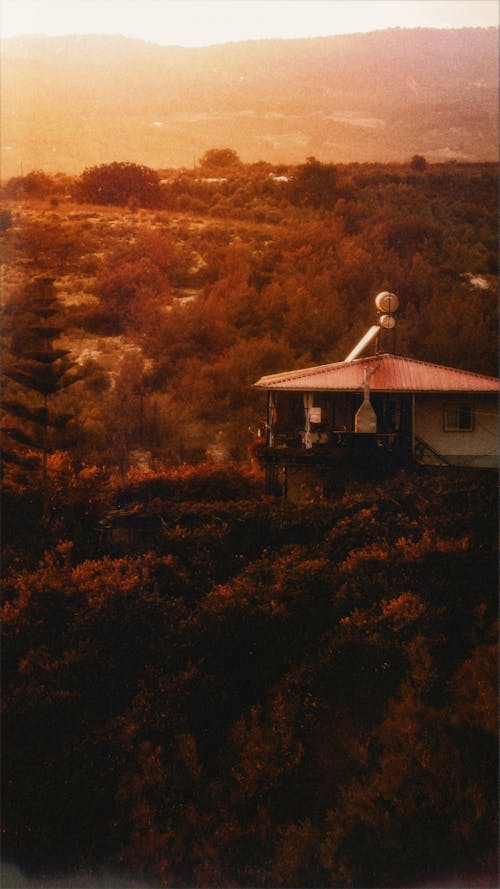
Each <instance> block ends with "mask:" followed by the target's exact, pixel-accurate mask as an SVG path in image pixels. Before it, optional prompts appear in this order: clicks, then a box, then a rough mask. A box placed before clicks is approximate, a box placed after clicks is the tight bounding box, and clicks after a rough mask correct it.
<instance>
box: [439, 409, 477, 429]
mask: <svg viewBox="0 0 500 889" xmlns="http://www.w3.org/2000/svg"><path fill="white" fill-rule="evenodd" d="M473 428H474V414H473V411H472V407H471V406H470V405H467V404H459V405H457V406H456V407H445V409H444V431H445V432H472V430H473Z"/></svg>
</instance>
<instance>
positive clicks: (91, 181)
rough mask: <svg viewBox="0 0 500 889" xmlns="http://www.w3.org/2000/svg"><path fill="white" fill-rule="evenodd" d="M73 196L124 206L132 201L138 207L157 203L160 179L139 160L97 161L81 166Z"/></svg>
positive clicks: (159, 192) (84, 199) (97, 202)
mask: <svg viewBox="0 0 500 889" xmlns="http://www.w3.org/2000/svg"><path fill="white" fill-rule="evenodd" d="M75 197H76V198H77V199H78V200H79V201H82V202H84V203H89V204H115V205H117V206H119V207H125V206H126V205H127V204H129V202H130V201H136V202H137V206H139V207H158V206H159V205H160V197H161V191H160V179H159V176H158V174H157V173H156V172H155V171H154V170H151V169H149V167H145V166H142V165H141V164H134V163H124V162H118V161H115V162H114V163H111V164H100V165H99V166H97V167H89V168H88V169H86V170H84V172H83V173H82V175H81V176H80V179H79V180H78V181H77V182H76V187H75Z"/></svg>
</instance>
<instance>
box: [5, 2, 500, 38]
mask: <svg viewBox="0 0 500 889" xmlns="http://www.w3.org/2000/svg"><path fill="white" fill-rule="evenodd" d="M0 11H1V18H0V22H1V33H2V36H3V37H11V36H15V35H20V34H123V35H124V36H127V37H139V38H142V39H144V40H150V41H153V42H155V43H161V44H167V45H168V44H180V45H182V46H205V45H208V44H212V43H226V42H228V41H235V40H255V39H262V38H269V37H316V36H320V35H326V34H345V33H354V32H356V31H374V30H378V29H380V28H394V27H400V28H416V27H434V28H462V27H466V26H475V27H476V26H490V25H498V17H499V0H0Z"/></svg>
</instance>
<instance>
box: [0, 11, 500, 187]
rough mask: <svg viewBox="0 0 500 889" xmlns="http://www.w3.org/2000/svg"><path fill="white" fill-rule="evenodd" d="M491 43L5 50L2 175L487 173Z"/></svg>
mask: <svg viewBox="0 0 500 889" xmlns="http://www.w3.org/2000/svg"><path fill="white" fill-rule="evenodd" d="M497 48H498V30H497V29H496V28H488V29H481V28H474V29H461V30H429V29H416V30H399V29H391V30H389V31H376V32H373V33H370V34H353V35H347V36H346V35H342V36H336V37H321V38H312V39H303V40H265V41H249V42H244V43H232V44H223V45H220V46H211V47H204V48H196V49H186V48H181V47H164V46H158V45H156V44H152V43H146V42H144V41H141V40H132V39H128V38H123V37H104V36H102V37H99V36H97V37H96V36H89V37H85V36H83V37H77V36H73V37H42V36H37V37H25V38H11V39H9V40H4V41H3V42H2V130H3V137H2V160H3V164H2V167H3V175H4V176H11V175H16V174H18V173H20V172H21V170H24V172H26V171H28V170H29V169H33V168H42V169H45V170H47V171H49V172H55V171H57V170H63V171H65V172H80V171H81V170H82V169H83V168H84V167H85V166H88V165H91V164H95V163H101V162H106V161H111V160H133V161H136V162H139V163H145V164H148V165H150V166H153V167H156V168H159V167H166V166H170V165H172V166H176V165H191V164H192V163H193V160H194V158H197V157H199V156H200V155H201V154H203V153H204V151H206V150H207V149H208V148H211V147H214V146H222V145H224V146H226V145H227V146H229V147H231V148H234V149H235V150H236V151H237V152H238V153H239V154H240V156H241V158H242V160H244V161H247V162H251V161H255V160H259V159H266V160H270V161H273V162H285V163H286V162H289V163H297V162H300V161H302V160H303V159H304V158H305V157H306V156H309V155H312V154H314V155H316V156H317V157H319V158H320V159H321V160H323V161H338V162H346V161H353V160H354V161H363V160H372V161H373V160H378V161H389V160H404V159H406V158H407V157H408V156H411V155H412V154H413V153H415V152H418V153H423V154H425V155H426V157H427V158H428V159H430V160H436V161H437V160H446V159H447V158H450V157H455V158H458V159H463V160H494V159H495V158H496V154H497V83H498V63H497Z"/></svg>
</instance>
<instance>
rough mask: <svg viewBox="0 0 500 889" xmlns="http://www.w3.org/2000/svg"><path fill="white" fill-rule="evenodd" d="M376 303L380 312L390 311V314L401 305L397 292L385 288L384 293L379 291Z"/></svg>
mask: <svg viewBox="0 0 500 889" xmlns="http://www.w3.org/2000/svg"><path fill="white" fill-rule="evenodd" d="M375 305H376V306H377V309H378V310H379V312H388V313H389V314H390V313H391V312H395V311H396V309H397V307H398V306H399V299H398V298H397V296H396V294H395V293H390V292H389V291H388V290H383V291H382V293H379V294H378V296H376V297H375Z"/></svg>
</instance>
